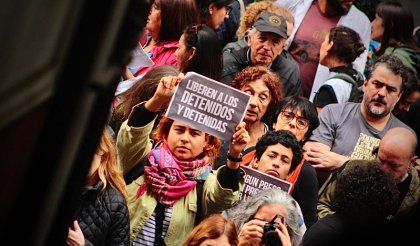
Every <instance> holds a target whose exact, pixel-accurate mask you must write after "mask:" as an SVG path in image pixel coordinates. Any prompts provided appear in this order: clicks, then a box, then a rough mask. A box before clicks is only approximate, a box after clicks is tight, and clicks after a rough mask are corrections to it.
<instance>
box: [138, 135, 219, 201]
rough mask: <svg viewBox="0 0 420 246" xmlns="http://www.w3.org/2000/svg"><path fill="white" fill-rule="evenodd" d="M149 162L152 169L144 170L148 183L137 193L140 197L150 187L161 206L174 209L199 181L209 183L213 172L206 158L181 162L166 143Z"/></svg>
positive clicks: (155, 152)
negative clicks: (175, 204)
mask: <svg viewBox="0 0 420 246" xmlns="http://www.w3.org/2000/svg"><path fill="white" fill-rule="evenodd" d="M147 159H148V160H149V163H150V166H145V167H144V178H145V184H143V185H141V186H140V187H139V189H138V190H137V197H140V196H141V195H143V194H144V192H145V191H146V188H147V189H148V190H151V191H152V192H153V193H154V194H155V195H156V198H157V200H158V201H159V202H160V203H162V204H164V205H168V206H171V207H172V206H173V205H174V203H175V202H176V201H177V200H178V199H180V198H181V197H184V196H185V195H186V194H188V192H190V191H191V190H192V189H194V187H195V186H196V185H197V182H196V180H198V181H200V180H205V179H206V178H207V176H208V175H209V174H210V172H211V169H212V168H211V165H210V164H209V163H208V161H207V160H206V158H203V159H195V160H193V161H190V162H189V161H180V160H178V159H177V158H176V157H175V156H173V155H172V153H171V151H170V150H169V147H168V145H167V144H166V142H163V143H162V144H161V145H159V146H157V147H156V148H154V149H152V150H151V151H150V152H149V154H148V155H147Z"/></svg>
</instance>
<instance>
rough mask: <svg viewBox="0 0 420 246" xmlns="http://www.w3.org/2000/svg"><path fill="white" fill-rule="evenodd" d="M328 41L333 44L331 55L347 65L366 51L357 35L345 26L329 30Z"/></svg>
mask: <svg viewBox="0 0 420 246" xmlns="http://www.w3.org/2000/svg"><path fill="white" fill-rule="evenodd" d="M328 39H329V41H330V42H331V41H332V42H333V47H332V49H331V54H332V55H333V56H334V57H336V58H338V59H339V60H342V61H344V62H345V63H347V65H351V64H352V62H353V61H354V60H356V58H357V57H359V56H360V55H361V54H362V53H363V52H364V51H365V50H366V47H365V45H364V44H363V42H362V40H361V38H360V36H359V34H358V33H357V32H355V31H354V30H353V29H351V28H348V27H345V26H337V27H333V28H331V30H330V34H329V36H328Z"/></svg>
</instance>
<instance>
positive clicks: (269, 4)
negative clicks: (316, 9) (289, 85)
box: [236, 1, 295, 39]
mask: <svg viewBox="0 0 420 246" xmlns="http://www.w3.org/2000/svg"><path fill="white" fill-rule="evenodd" d="M263 11H268V12H270V13H274V14H278V15H280V16H283V17H284V19H286V21H287V22H289V23H292V24H294V23H295V19H294V18H293V15H292V13H291V12H290V10H289V9H287V8H283V7H280V6H278V5H276V4H275V3H274V2H273V1H260V2H254V3H251V4H249V5H248V7H247V8H246V10H245V14H244V15H243V16H241V21H240V23H239V27H238V30H237V31H236V36H237V37H238V39H240V38H242V37H243V36H244V35H245V33H246V31H247V30H249V29H251V27H252V26H253V25H254V22H255V21H256V20H257V18H258V16H259V15H260V14H261V12H263Z"/></svg>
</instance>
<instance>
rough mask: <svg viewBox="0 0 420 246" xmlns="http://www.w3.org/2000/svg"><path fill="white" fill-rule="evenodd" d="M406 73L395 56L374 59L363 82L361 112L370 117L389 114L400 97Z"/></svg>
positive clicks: (378, 117) (405, 69)
mask: <svg viewBox="0 0 420 246" xmlns="http://www.w3.org/2000/svg"><path fill="white" fill-rule="evenodd" d="M407 73H408V71H407V68H406V67H405V66H404V64H403V63H402V62H401V60H400V59H398V58H397V57H395V56H389V55H382V56H381V57H379V58H378V59H377V60H376V61H374V63H373V65H372V66H371V67H370V68H369V71H368V73H367V75H366V80H365V82H364V83H363V100H362V112H363V113H364V114H366V115H367V116H369V117H370V118H377V119H382V118H383V117H386V116H389V114H390V112H391V111H392V110H393V109H394V107H395V105H396V104H397V102H398V100H399V99H400V97H401V93H402V89H403V87H404V84H405V82H406V81H407V79H408V78H407ZM366 115H365V116H366Z"/></svg>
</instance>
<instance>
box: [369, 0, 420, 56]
mask: <svg viewBox="0 0 420 246" xmlns="http://www.w3.org/2000/svg"><path fill="white" fill-rule="evenodd" d="M413 29H414V18H413V14H412V12H411V11H410V10H409V9H408V8H406V7H404V6H403V5H402V4H401V3H400V2H397V1H388V2H381V3H379V4H378V6H377V7H376V16H375V19H374V20H373V21H372V35H371V39H373V40H376V41H378V42H380V43H381V47H380V49H379V51H378V54H379V55H381V54H383V52H384V51H385V49H386V48H388V47H389V46H398V42H402V43H404V44H405V45H408V46H412V47H414V42H413Z"/></svg>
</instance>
